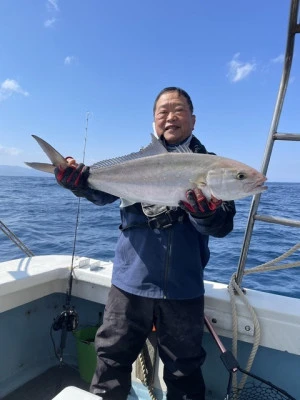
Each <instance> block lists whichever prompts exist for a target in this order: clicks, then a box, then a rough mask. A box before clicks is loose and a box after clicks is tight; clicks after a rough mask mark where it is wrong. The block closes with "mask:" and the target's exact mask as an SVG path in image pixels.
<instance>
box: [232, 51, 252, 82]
mask: <svg viewBox="0 0 300 400" xmlns="http://www.w3.org/2000/svg"><path fill="white" fill-rule="evenodd" d="M239 56H240V53H236V54H235V55H234V56H233V57H232V60H231V61H230V62H229V63H228V65H229V72H228V74H227V76H228V78H229V80H230V82H239V81H241V80H243V79H245V78H246V77H247V76H248V75H249V74H251V72H253V71H255V69H256V64H255V63H254V62H252V63H251V62H242V61H240V60H239Z"/></svg>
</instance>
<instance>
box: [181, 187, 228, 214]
mask: <svg viewBox="0 0 300 400" xmlns="http://www.w3.org/2000/svg"><path fill="white" fill-rule="evenodd" d="M185 196H186V199H187V201H180V202H179V204H178V205H179V207H181V208H182V209H183V210H185V211H186V212H188V213H189V214H191V215H192V216H193V217H195V218H206V217H209V216H210V215H212V214H214V213H215V212H216V209H217V208H219V207H220V206H221V204H222V200H218V199H216V198H215V197H214V196H212V198H211V200H209V201H208V200H207V198H206V197H205V196H204V194H203V193H202V191H201V190H200V189H198V188H196V189H189V190H187V191H186V193H185Z"/></svg>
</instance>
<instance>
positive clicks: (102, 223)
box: [0, 176, 300, 298]
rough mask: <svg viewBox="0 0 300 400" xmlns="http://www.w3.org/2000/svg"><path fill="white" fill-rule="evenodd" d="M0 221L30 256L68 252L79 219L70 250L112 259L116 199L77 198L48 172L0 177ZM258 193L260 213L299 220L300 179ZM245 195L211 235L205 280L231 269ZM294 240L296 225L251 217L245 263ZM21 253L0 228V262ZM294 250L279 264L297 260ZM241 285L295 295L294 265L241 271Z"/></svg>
mask: <svg viewBox="0 0 300 400" xmlns="http://www.w3.org/2000/svg"><path fill="white" fill-rule="evenodd" d="M0 178H1V179H0V221H2V223H4V224H5V225H6V226H7V227H8V228H9V229H10V230H11V231H12V232H13V233H14V234H15V235H16V236H17V237H18V238H19V239H20V240H21V241H22V242H23V243H24V244H25V245H26V246H27V247H28V248H29V249H30V250H31V251H32V252H33V253H34V254H35V255H46V254H72V252H73V248H74V236H75V231H76V220H77V216H78V209H79V219H78V221H79V224H78V229H77V231H76V233H77V240H76V243H75V254H76V255H81V256H86V257H92V258H97V259H102V260H112V259H113V256H114V249H115V244H116V241H117V238H118V236H119V230H118V226H119V223H120V218H119V203H118V202H116V203H113V204H111V205H106V206H104V207H98V206H95V205H94V204H92V203H90V202H88V201H87V200H86V199H81V201H80V204H79V203H78V199H77V198H76V197H75V196H74V195H73V194H72V193H71V192H69V191H68V190H65V189H63V188H62V187H60V186H59V185H57V183H56V181H55V180H54V179H53V177H52V176H50V177H48V176H47V177H41V178H40V177H5V176H2V177H0ZM268 186H269V189H268V190H267V191H266V192H264V193H263V194H262V196H261V203H260V206H259V213H260V214H267V215H273V216H280V217H285V218H292V219H297V220H300V207H299V201H298V199H299V194H300V183H269V184H268ZM250 203H251V197H248V198H245V199H242V200H238V201H236V208H237V214H236V217H235V227H234V230H233V232H232V233H230V234H229V235H228V236H227V237H225V238H222V239H217V238H211V239H210V249H211V258H210V261H209V264H208V265H207V267H206V268H205V279H208V280H213V281H217V282H222V283H228V282H229V280H230V277H231V275H232V274H233V273H234V271H235V270H236V269H237V266H238V261H239V256H240V252H241V247H242V242H243V237H244V232H245V228H246V224H247V219H248V214H249V209H250ZM299 242H300V231H299V228H291V227H286V226H281V225H275V224H269V223H264V222H260V221H257V222H256V223H255V226H254V232H253V235H252V240H251V245H250V249H249V253H248V257H247V264H246V268H251V267H255V266H257V265H260V264H262V263H265V262H267V261H270V260H272V259H274V258H275V257H278V256H280V255H281V254H282V253H284V252H286V251H287V250H289V249H290V248H291V247H292V246H294V245H295V244H297V243H299ZM23 256H24V253H23V252H22V251H21V250H20V249H19V248H18V247H17V246H16V245H15V244H14V243H12V242H11V240H10V239H9V238H8V237H7V236H6V235H5V234H4V233H3V232H2V231H1V230H0V262H1V261H6V260H10V259H16V258H20V257H23ZM299 256H300V251H299V250H298V251H297V252H296V253H294V254H293V255H292V256H290V257H289V258H288V259H286V260H285V262H284V263H292V262H297V261H299ZM243 286H244V287H248V288H252V289H257V290H262V291H266V292H272V293H277V294H281V295H286V296H290V297H297V298H300V267H296V268H290V269H284V270H278V271H274V272H268V273H260V274H253V275H250V276H246V277H245V278H244V280H243Z"/></svg>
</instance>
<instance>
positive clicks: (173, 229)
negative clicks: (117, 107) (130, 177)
mask: <svg viewBox="0 0 300 400" xmlns="http://www.w3.org/2000/svg"><path fill="white" fill-rule="evenodd" d="M153 112H154V127H155V131H156V135H157V136H158V138H159V139H160V140H162V142H163V144H164V145H165V147H166V148H167V149H168V151H174V149H175V148H176V146H178V145H183V146H189V148H190V149H191V150H192V151H193V152H196V153H207V151H206V149H205V147H204V146H203V145H202V144H201V143H200V141H199V140H198V139H197V138H196V137H195V136H193V135H192V131H193V130H194V125H195V122H196V117H195V115H194V114H193V104H192V101H191V99H190V96H189V95H188V94H187V93H186V92H185V91H184V90H182V89H180V88H176V87H168V88H165V89H163V90H162V91H161V92H160V93H159V94H158V96H157V98H156V100H155V103H154V108H153ZM88 175H89V168H88V167H85V166H84V165H83V164H80V165H79V166H77V168H76V167H74V166H70V167H68V168H67V169H65V170H61V169H56V177H57V180H58V182H59V183H60V184H61V185H63V186H64V187H67V188H69V189H71V190H72V191H73V192H74V193H75V194H76V195H77V196H84V197H86V198H87V199H88V200H90V201H92V202H94V203H95V204H97V205H104V204H107V203H111V202H113V201H115V200H117V198H116V197H115V196H113V195H110V194H108V193H104V192H101V191H97V190H93V189H91V188H89V187H88V186H87V178H88ZM186 196H187V201H186V202H181V203H180V204H179V206H178V207H163V206H156V205H149V204H141V203H135V204H133V205H130V206H127V207H122V204H121V208H120V213H121V221H122V224H121V226H120V229H121V235H120V238H119V240H118V243H117V247H116V252H115V259H114V268H113V275H112V287H111V290H110V293H109V297H108V301H107V304H106V307H105V313H104V319H103V325H102V326H101V327H100V328H99V330H98V332H97V335H96V338H95V347H96V351H97V356H98V357H97V368H96V372H95V375H94V377H93V380H92V383H91V392H92V393H94V394H96V395H98V396H100V397H102V398H103V399H111V400H112V399H114V400H123V399H126V397H127V395H128V393H129V391H130V387H131V370H132V364H133V362H134V361H135V360H136V358H137V356H138V354H139V352H140V351H141V349H142V347H143V344H144V342H145V340H146V338H147V336H148V334H149V333H150V332H151V329H152V327H153V325H155V327H156V332H157V341H158V350H159V355H160V358H161V360H162V362H163V363H164V376H163V377H164V381H165V383H166V386H167V399H169V400H179V399H182V400H183V399H185V400H188V399H190V400H202V399H205V384H204V380H203V377H202V372H201V366H202V364H203V362H204V359H205V351H204V350H203V348H202V336H203V326H204V284H203V269H204V267H205V266H206V264H207V262H208V260H209V248H208V240H209V235H212V236H215V237H224V236H225V235H227V234H228V233H229V232H230V231H231V230H232V229H233V217H234V215H235V206H234V203H233V202H222V199H215V198H213V199H212V200H211V201H209V202H208V201H207V200H206V198H205V197H204V196H203V194H202V192H201V191H200V190H199V189H197V188H191V189H190V190H188V191H187V193H186Z"/></svg>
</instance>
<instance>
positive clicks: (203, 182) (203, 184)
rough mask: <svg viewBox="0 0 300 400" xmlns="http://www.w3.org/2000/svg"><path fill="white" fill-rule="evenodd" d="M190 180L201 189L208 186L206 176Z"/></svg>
mask: <svg viewBox="0 0 300 400" xmlns="http://www.w3.org/2000/svg"><path fill="white" fill-rule="evenodd" d="M190 182H191V184H193V186H195V187H197V188H199V189H201V188H204V187H206V186H207V183H206V180H205V178H203V179H201V177H200V178H199V179H197V181H193V180H190Z"/></svg>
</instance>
